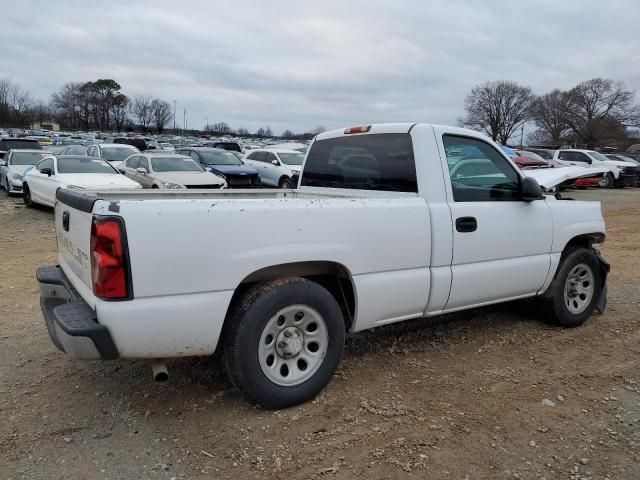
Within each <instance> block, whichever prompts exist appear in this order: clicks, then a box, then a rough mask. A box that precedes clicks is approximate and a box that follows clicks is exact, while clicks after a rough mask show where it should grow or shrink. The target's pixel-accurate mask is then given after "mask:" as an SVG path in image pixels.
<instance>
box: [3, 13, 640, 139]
mask: <svg viewBox="0 0 640 480" xmlns="http://www.w3.org/2000/svg"><path fill="white" fill-rule="evenodd" d="M3 19H4V21H3V24H4V25H3V28H2V29H1V30H0V45H2V46H3V47H2V51H1V54H0V59H1V61H2V65H3V68H2V72H3V73H0V76H8V77H10V78H12V79H13V80H14V81H16V82H18V83H19V84H20V85H22V86H23V87H25V88H27V89H29V90H30V91H31V92H32V94H33V95H34V96H35V97H37V98H40V99H42V100H44V101H47V100H48V98H49V97H50V95H51V93H53V92H54V91H56V90H58V89H59V88H60V87H61V86H62V85H63V84H64V83H66V82H70V81H88V80H95V79H97V78H114V79H115V80H117V81H118V82H119V83H120V84H121V85H122V88H123V91H124V92H125V93H127V94H128V95H131V96H133V95H136V94H141V93H147V94H150V95H154V96H158V97H160V98H163V99H165V100H167V101H169V102H172V101H173V100H176V101H177V104H178V110H179V114H178V115H177V117H178V119H179V121H180V122H181V121H182V109H184V108H186V109H187V112H188V123H189V126H192V127H202V126H203V125H204V123H205V121H206V118H208V119H209V121H210V122H211V123H213V122H216V121H226V122H227V123H229V124H230V125H231V126H233V127H235V128H238V127H246V128H250V129H255V128H257V127H259V126H263V125H267V124H269V125H271V127H272V128H273V129H274V131H276V132H279V131H282V130H284V129H285V128H290V129H292V130H294V131H303V130H306V129H310V128H313V127H315V126H317V125H324V126H325V127H327V128H333V127H342V126H346V125H351V124H359V123H363V122H383V121H390V122H392V121H426V122H434V123H445V124H446V123H449V124H451V123H454V122H455V121H456V118H458V117H460V116H461V114H462V106H463V100H464V96H465V95H466V94H467V92H468V91H469V90H470V89H471V87H472V86H473V85H475V84H477V83H480V82H484V81H487V80H496V79H508V80H513V81H516V82H519V83H521V84H524V85H529V86H531V87H532V88H533V89H534V91H535V92H536V93H544V92H546V91H549V90H551V89H553V88H570V87H571V86H573V85H575V84H576V83H578V82H580V81H582V80H586V79H589V78H593V77H597V76H604V77H609V78H614V79H616V80H622V81H624V82H625V83H626V84H627V86H628V87H630V88H634V89H635V88H638V87H640V69H638V68H637V65H638V63H639V60H640V51H639V50H638V48H637V41H636V38H635V37H636V33H635V30H634V28H633V25H637V24H638V23H640V5H639V4H638V3H637V0H619V1H617V2H616V3H615V8H612V5H611V4H604V3H602V2H584V1H582V0H565V1H563V2H557V1H551V0H538V1H531V2H514V1H506V0H493V1H491V2H476V1H472V0H466V1H464V0H453V1H445V0H441V1H433V2H415V1H409V0H396V1H395V2H392V3H391V2H387V1H384V0H368V1H366V2H365V1H361V0H351V1H348V2H345V1H338V0H325V1H324V2H322V3H321V4H316V3H311V2H290V1H283V0H272V1H269V2H262V1H258V0H254V1H247V0H237V1H235V2H226V1H225V2H222V1H205V0H202V1H183V2H175V1H174V2H168V1H151V0H144V1H135V2H132V1H131V0H129V1H124V0H110V1H108V2H106V1H99V2H90V3H89V2H85V1H81V0H76V1H67V2H47V4H44V3H43V2H39V1H36V0H23V1H21V2H16V4H14V5H13V6H12V8H11V9H8V10H7V11H6V12H3Z"/></svg>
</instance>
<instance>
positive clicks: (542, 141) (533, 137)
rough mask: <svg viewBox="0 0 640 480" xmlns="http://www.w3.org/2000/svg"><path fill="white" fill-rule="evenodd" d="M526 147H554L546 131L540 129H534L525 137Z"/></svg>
mask: <svg viewBox="0 0 640 480" xmlns="http://www.w3.org/2000/svg"><path fill="white" fill-rule="evenodd" d="M527 144H528V145H555V143H554V142H553V140H552V139H551V135H549V132H547V131H546V130H543V129H541V128H538V129H536V130H535V131H533V132H531V133H530V134H528V135H527Z"/></svg>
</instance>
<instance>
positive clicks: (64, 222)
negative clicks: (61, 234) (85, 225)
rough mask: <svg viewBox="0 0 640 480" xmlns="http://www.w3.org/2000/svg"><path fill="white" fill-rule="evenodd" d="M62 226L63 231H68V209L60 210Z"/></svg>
mask: <svg viewBox="0 0 640 480" xmlns="http://www.w3.org/2000/svg"><path fill="white" fill-rule="evenodd" d="M62 228H64V230H65V232H68V231H69V211H68V210H65V211H64V212H62Z"/></svg>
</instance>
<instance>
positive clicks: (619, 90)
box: [458, 78, 640, 148]
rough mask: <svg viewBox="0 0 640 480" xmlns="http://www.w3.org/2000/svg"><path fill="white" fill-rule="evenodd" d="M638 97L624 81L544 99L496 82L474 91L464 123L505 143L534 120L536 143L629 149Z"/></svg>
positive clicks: (639, 113)
mask: <svg viewBox="0 0 640 480" xmlns="http://www.w3.org/2000/svg"><path fill="white" fill-rule="evenodd" d="M634 97H635V92H634V91H633V90H629V89H627V88H626V86H625V84H624V83H623V82H618V81H614V80H611V79H605V78H594V79H591V80H587V81H584V82H581V83H579V84H578V85H576V86H575V87H573V88H571V89H570V90H560V89H554V90H552V91H551V92H549V93H546V94H544V95H534V94H533V92H532V90H531V88H529V87H526V86H522V85H518V84H517V83H515V82H510V81H493V82H486V83H483V84H481V85H476V86H475V87H473V89H472V90H471V92H470V93H469V94H468V95H467V97H466V98H465V101H464V110H465V116H464V117H463V118H461V119H460V120H459V121H458V122H459V124H460V125H461V126H464V127H468V128H472V129H474V130H479V131H483V132H485V133H486V134H487V135H489V136H490V137H491V138H492V139H493V140H495V141H498V142H500V143H502V144H505V145H506V144H507V142H508V141H509V139H511V138H512V137H513V136H514V135H516V134H517V132H518V130H521V131H522V130H523V125H524V123H526V122H528V121H533V122H534V123H535V125H536V130H535V131H534V132H532V133H531V134H530V135H529V137H528V141H529V143H531V144H537V145H549V146H559V145H561V144H567V143H568V144H581V145H586V146H587V147H588V148H594V147H596V146H602V145H604V144H605V143H617V144H623V146H625V147H626V146H628V145H629V144H630V143H632V142H633V137H632V136H631V135H630V134H629V131H628V128H635V127H640V105H637V104H636V103H635V102H634Z"/></svg>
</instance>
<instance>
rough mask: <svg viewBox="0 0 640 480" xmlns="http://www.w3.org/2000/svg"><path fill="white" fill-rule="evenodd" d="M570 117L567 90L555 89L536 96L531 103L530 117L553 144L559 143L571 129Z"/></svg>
mask: <svg viewBox="0 0 640 480" xmlns="http://www.w3.org/2000/svg"><path fill="white" fill-rule="evenodd" d="M570 117H571V95H569V93H568V92H563V91H561V90H558V89H555V90H553V91H551V92H549V93H547V94H545V95H542V96H540V97H537V98H536V99H535V100H534V101H533V104H532V105H531V118H532V119H533V120H535V122H536V126H537V127H538V129H540V130H541V131H542V132H544V134H545V135H546V138H547V139H548V141H549V143H551V144H553V145H557V144H559V143H560V142H561V140H562V138H563V137H564V136H566V135H567V134H568V133H569V132H570V131H571V122H570ZM540 138H542V137H540ZM538 143H540V142H538Z"/></svg>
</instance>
